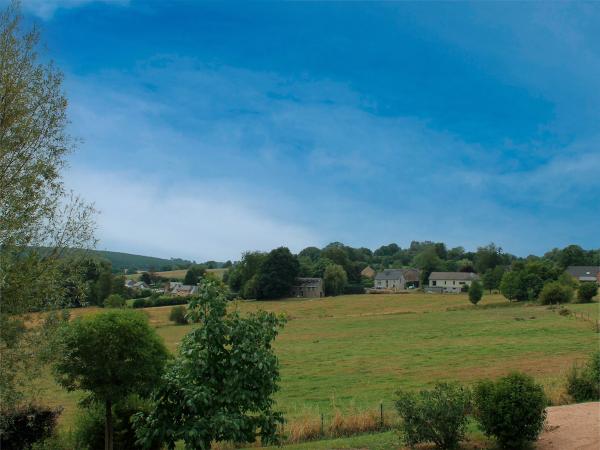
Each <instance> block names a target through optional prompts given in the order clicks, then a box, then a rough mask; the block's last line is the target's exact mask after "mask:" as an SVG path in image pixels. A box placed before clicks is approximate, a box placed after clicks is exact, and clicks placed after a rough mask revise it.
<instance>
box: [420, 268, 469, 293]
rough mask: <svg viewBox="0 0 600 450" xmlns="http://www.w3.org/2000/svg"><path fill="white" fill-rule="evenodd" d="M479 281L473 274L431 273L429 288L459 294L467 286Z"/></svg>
mask: <svg viewBox="0 0 600 450" xmlns="http://www.w3.org/2000/svg"><path fill="white" fill-rule="evenodd" d="M478 279H479V276H478V275H477V274H476V273H472V272H431V275H429V287H430V288H432V289H431V290H432V291H434V290H435V291H438V292H453V293H459V292H460V291H461V290H462V288H463V287H464V286H465V285H466V286H471V283H472V282H473V281H475V280H478Z"/></svg>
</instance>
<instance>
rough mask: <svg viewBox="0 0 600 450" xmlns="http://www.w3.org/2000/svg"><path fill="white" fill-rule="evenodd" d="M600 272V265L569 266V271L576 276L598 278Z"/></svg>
mask: <svg viewBox="0 0 600 450" xmlns="http://www.w3.org/2000/svg"><path fill="white" fill-rule="evenodd" d="M598 272H600V266H569V267H567V273H568V274H569V275H571V276H572V277H575V278H591V279H593V278H596V277H597V276H598Z"/></svg>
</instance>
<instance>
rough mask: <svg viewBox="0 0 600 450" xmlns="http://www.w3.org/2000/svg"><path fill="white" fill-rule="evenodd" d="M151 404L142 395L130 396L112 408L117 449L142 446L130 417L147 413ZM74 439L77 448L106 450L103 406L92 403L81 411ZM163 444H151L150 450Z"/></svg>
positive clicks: (127, 449) (139, 447)
mask: <svg viewBox="0 0 600 450" xmlns="http://www.w3.org/2000/svg"><path fill="white" fill-rule="evenodd" d="M149 411H150V405H149V403H148V402H146V401H143V400H141V399H140V398H139V397H136V396H131V397H128V398H127V399H125V400H124V401H123V402H120V403H117V404H116V405H115V406H114V407H113V421H114V423H113V427H114V428H113V429H114V442H113V445H114V450H130V449H141V448H142V447H141V446H139V445H137V444H136V440H137V438H136V436H135V430H134V428H133V425H132V423H131V418H132V416H133V415H134V414H137V413H144V414H146V413H148V412H149ZM73 440H74V441H75V445H76V448H80V449H87V450H104V448H105V447H104V446H105V443H104V408H102V406H101V405H98V404H94V403H92V404H91V405H90V406H89V407H87V408H85V409H83V410H81V413H80V414H79V415H78V416H77V419H76V422H75V429H74V432H73ZM160 448H161V443H160V442H154V443H151V446H150V449H156V450H158V449H160Z"/></svg>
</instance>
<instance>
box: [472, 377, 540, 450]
mask: <svg viewBox="0 0 600 450" xmlns="http://www.w3.org/2000/svg"><path fill="white" fill-rule="evenodd" d="M546 403H547V400H546V396H545V394H544V389H543V388H542V386H541V385H539V384H536V383H535V381H534V380H533V378H531V377H530V376H528V375H525V374H521V373H512V374H510V375H507V376H506V377H503V378H500V379H499V380H497V381H490V380H487V381H482V382H480V383H478V384H477V386H476V388H475V411H476V417H477V420H478V421H479V423H480V425H481V428H482V430H483V431H484V433H485V434H486V435H487V436H493V437H495V438H496V440H497V441H498V443H499V444H500V445H501V446H502V448H506V449H519V448H524V447H526V446H527V445H528V444H529V443H530V442H533V441H535V440H536V439H537V437H538V435H539V434H540V432H541V431H542V427H543V425H544V421H545V419H546V410H545V408H546Z"/></svg>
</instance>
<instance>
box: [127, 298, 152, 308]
mask: <svg viewBox="0 0 600 450" xmlns="http://www.w3.org/2000/svg"><path fill="white" fill-rule="evenodd" d="M148 305H149V302H148V301H147V300H146V299H145V298H136V299H135V300H134V301H133V303H132V304H131V306H132V307H133V308H146V307H147V306H148Z"/></svg>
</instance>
